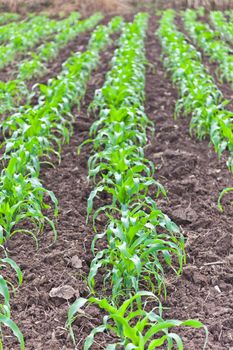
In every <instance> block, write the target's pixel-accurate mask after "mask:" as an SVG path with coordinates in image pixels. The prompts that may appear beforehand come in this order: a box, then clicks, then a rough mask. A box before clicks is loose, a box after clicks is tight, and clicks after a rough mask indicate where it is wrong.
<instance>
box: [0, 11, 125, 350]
mask: <svg viewBox="0 0 233 350" xmlns="http://www.w3.org/2000/svg"><path fill="white" fill-rule="evenodd" d="M121 25H122V19H121V18H119V17H116V18H113V19H112V21H111V22H110V23H109V24H108V25H107V26H101V25H100V26H98V27H97V28H96V30H95V31H94V32H93V33H92V35H91V38H90V40H89V44H88V47H87V50H86V51H84V52H83V53H79V52H77V53H76V54H73V55H72V56H71V57H70V58H69V59H68V60H67V61H66V62H65V63H64V64H63V69H62V72H61V73H60V75H59V76H58V77H57V78H56V79H51V80H50V81H49V83H48V85H41V94H40V98H39V101H38V104H37V105H36V106H34V107H22V108H21V111H19V112H18V113H16V114H14V115H12V116H10V117H8V118H7V119H6V120H5V121H4V122H3V125H2V130H3V134H4V135H5V134H6V133H7V137H5V141H4V142H3V144H2V145H1V147H2V148H3V155H2V157H1V162H2V168H3V170H2V172H1V176H0V198H1V200H0V244H1V246H3V245H4V243H5V242H6V241H7V240H8V239H10V238H11V237H12V236H14V235H16V234H20V233H21V234H28V235H30V236H32V237H33V238H34V239H35V241H36V242H37V235H38V234H39V232H41V231H42V230H43V227H44V225H45V224H46V223H48V224H49V225H50V226H51V227H52V229H53V232H54V235H55V238H56V236H57V232H56V228H55V224H54V221H53V220H51V219H50V218H49V217H48V216H46V210H47V209H48V208H49V207H50V206H49V204H48V199H49V198H50V201H51V203H52V204H53V205H54V216H55V217H56V216H57V215H58V203H57V199H56V197H55V195H54V194H53V193H52V192H51V191H48V190H47V189H46V188H45V187H44V185H43V184H42V182H41V181H40V179H39V177H40V166H41V164H43V163H49V164H51V154H55V155H57V157H58V159H60V151H61V146H62V143H63V142H66V141H67V142H68V141H69V136H70V133H71V132H72V120H73V119H72V110H71V108H72V106H74V105H77V106H79V103H80V101H81V99H82V98H83V96H84V94H85V91H86V86H87V82H88V80H89V77H90V75H91V73H92V71H93V70H94V69H95V68H96V66H97V65H98V64H99V62H100V52H101V51H102V50H103V49H104V48H105V47H106V46H107V45H108V44H109V42H110V40H111V37H110V36H111V35H112V34H113V33H115V32H116V31H118V30H119V29H120V27H121ZM25 225H26V226H27V229H26V228H25ZM7 264H8V265H9V264H10V266H12V267H13V268H14V269H15V270H16V272H17V275H18V279H19V282H20V283H21V282H22V273H21V271H20V269H19V267H18V266H17V265H16V264H15V263H14V262H12V261H11V260H10V259H8V257H4V258H3V259H2V260H1V272H3V268H4V266H6V265H7ZM8 283H9V281H8V280H7V278H6V277H5V273H4V277H3V274H2V275H1V276H0V294H1V295H2V296H3V297H4V302H3V303H2V304H1V305H0V306H1V307H0V326H1V327H3V326H7V327H10V329H11V330H12V331H13V332H14V334H15V335H16V337H17V338H18V340H19V342H20V348H21V349H24V340H23V336H22V334H21V332H20V331H19V329H18V327H17V326H16V325H15V324H14V323H13V321H12V320H11V318H10V306H9V305H10V304H9V289H8ZM3 287H4V288H3ZM1 330H2V329H1ZM1 334H3V333H1ZM1 341H2V343H3V340H1ZM0 344H1V343H0ZM1 346H2V344H1Z"/></svg>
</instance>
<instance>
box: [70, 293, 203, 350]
mask: <svg viewBox="0 0 233 350" xmlns="http://www.w3.org/2000/svg"><path fill="white" fill-rule="evenodd" d="M142 299H145V300H144V301H143V300H142ZM151 301H154V302H155V303H156V304H157V305H158V306H157V307H154V308H152V309H151V310H150V311H146V310H147V309H148V308H149V307H148V306H147V304H149V303H151ZM87 303H89V304H95V305H98V306H99V307H100V308H101V309H103V310H104V311H105V312H106V313H107V315H106V316H104V318H103V324H102V325H101V326H98V327H96V328H94V329H93V330H92V332H91V333H90V335H89V336H88V337H87V338H86V341H85V344H84V347H83V349H84V350H88V349H90V348H91V346H92V344H93V343H94V337H95V335H96V334H98V333H104V332H106V331H107V332H108V331H109V332H111V334H114V336H116V337H117V338H118V339H119V340H118V341H117V342H116V343H114V344H109V345H108V346H107V348H106V350H114V349H115V350H116V349H118V348H119V347H122V348H124V349H126V350H130V349H135V350H154V349H157V348H160V347H161V346H162V345H164V346H166V348H167V349H168V350H172V349H174V346H176V348H177V349H178V350H183V349H184V344H183V341H182V339H181V337H180V336H179V335H178V334H176V333H174V332H173V331H172V328H175V327H185V326H188V327H193V328H196V329H198V328H204V331H205V334H206V340H205V344H204V347H203V349H205V348H206V344H207V336H208V331H207V329H206V327H205V326H203V324H202V323H201V322H199V321H197V320H186V321H178V320H164V319H163V316H162V311H163V308H162V305H161V303H160V302H159V300H158V298H157V297H156V296H155V295H154V294H153V293H150V292H138V293H137V294H135V295H134V296H133V297H131V298H129V299H127V300H125V301H124V302H123V303H122V305H121V306H120V307H116V306H115V305H114V303H113V302H111V303H109V302H108V300H107V299H101V300H100V299H97V298H93V297H91V298H89V299H84V298H79V299H77V301H76V302H75V303H74V304H73V305H72V307H71V308H70V310H69V314H68V321H67V326H68V327H69V328H70V329H71V334H72V336H73V338H74V334H73V333H72V323H73V322H74V320H75V318H76V317H79V316H78V315H77V314H78V313H79V312H80V310H81V308H82V307H83V306H84V305H85V304H87ZM135 310H136V311H135ZM83 312H85V311H83V310H82V315H83ZM82 317H83V316H82Z"/></svg>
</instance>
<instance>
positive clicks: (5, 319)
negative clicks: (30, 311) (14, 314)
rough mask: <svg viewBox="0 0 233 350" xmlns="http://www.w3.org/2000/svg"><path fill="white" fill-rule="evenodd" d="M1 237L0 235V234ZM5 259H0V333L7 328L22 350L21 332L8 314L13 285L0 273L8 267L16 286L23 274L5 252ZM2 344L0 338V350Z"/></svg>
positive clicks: (20, 281) (9, 313) (19, 283)
mask: <svg viewBox="0 0 233 350" xmlns="http://www.w3.org/2000/svg"><path fill="white" fill-rule="evenodd" d="M1 235H2V233H1ZM4 255H5V256H6V257H5V258H1V259H0V271H1V273H0V295H1V302H0V332H1V334H3V327H7V328H9V329H10V330H11V331H12V332H13V334H14V335H15V337H16V338H17V339H18V342H19V344H20V350H24V348H25V347H24V339H23V335H22V333H21V331H20V330H19V328H18V326H17V325H16V323H15V322H14V321H13V320H12V319H11V312H10V291H9V285H10V286H11V287H13V290H14V288H15V287H14V286H13V284H12V283H11V282H10V281H9V280H8V279H7V278H6V276H3V274H2V273H4V275H5V271H6V269H7V268H8V267H11V268H12V269H13V270H14V271H15V273H16V276H17V279H18V285H19V286H20V285H21V284H22V281H23V274H22V271H21V270H20V268H19V266H18V265H17V264H16V263H15V262H14V261H13V260H12V259H10V258H8V257H7V255H6V252H4ZM3 346H4V342H3V338H0V349H3Z"/></svg>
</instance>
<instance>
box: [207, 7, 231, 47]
mask: <svg viewBox="0 0 233 350" xmlns="http://www.w3.org/2000/svg"><path fill="white" fill-rule="evenodd" d="M209 17H210V21H211V24H212V25H213V26H214V28H215V29H216V30H217V31H218V33H219V34H220V36H221V38H222V39H224V40H226V41H229V42H230V43H233V23H232V22H231V21H229V22H228V21H227V20H226V17H225V16H224V13H222V12H221V11H211V12H210V15H209Z"/></svg>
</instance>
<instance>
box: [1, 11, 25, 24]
mask: <svg viewBox="0 0 233 350" xmlns="http://www.w3.org/2000/svg"><path fill="white" fill-rule="evenodd" d="M18 19H20V15H19V14H18V13H13V12H3V13H1V15H0V25H3V24H5V23H8V22H12V21H17V20H18Z"/></svg>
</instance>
